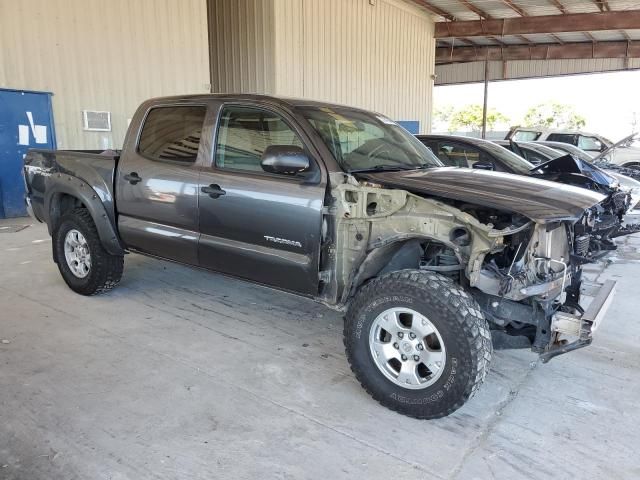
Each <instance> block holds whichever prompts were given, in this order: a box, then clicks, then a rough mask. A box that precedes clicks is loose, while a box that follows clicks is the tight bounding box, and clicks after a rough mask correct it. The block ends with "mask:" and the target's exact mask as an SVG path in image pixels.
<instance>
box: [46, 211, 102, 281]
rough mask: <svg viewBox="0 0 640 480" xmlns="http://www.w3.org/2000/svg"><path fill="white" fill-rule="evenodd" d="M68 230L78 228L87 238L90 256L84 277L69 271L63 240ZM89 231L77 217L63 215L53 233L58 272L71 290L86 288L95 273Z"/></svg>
mask: <svg viewBox="0 0 640 480" xmlns="http://www.w3.org/2000/svg"><path fill="white" fill-rule="evenodd" d="M70 230H78V231H79V232H80V233H82V235H83V236H84V238H85V239H86V240H87V244H88V246H89V255H90V256H91V268H90V269H89V273H88V274H87V276H86V277H84V278H79V277H76V275H75V274H74V273H73V272H72V271H71V268H70V267H69V265H68V264H67V259H66V257H65V254H64V241H65V238H66V236H67V233H69V231H70ZM90 235H91V232H88V231H87V230H86V229H85V228H84V225H82V224H81V223H80V222H79V221H78V220H77V219H75V218H73V217H68V216H67V217H65V218H63V219H62V221H61V222H60V225H59V226H58V228H57V230H56V235H55V239H54V242H55V248H56V257H57V259H58V268H59V269H60V273H61V274H62V278H64V281H65V282H67V285H69V287H70V288H71V289H73V290H76V291H77V290H84V289H85V288H87V287H88V286H89V285H90V284H91V281H92V277H93V276H94V275H95V267H94V263H95V256H94V249H93V248H92V245H91V241H90V239H89V237H90Z"/></svg>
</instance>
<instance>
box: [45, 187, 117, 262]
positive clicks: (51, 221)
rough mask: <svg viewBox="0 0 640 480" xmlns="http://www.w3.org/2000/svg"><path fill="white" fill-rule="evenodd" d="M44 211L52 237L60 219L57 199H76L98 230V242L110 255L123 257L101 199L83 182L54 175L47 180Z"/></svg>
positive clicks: (113, 227)
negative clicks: (84, 208) (85, 209)
mask: <svg viewBox="0 0 640 480" xmlns="http://www.w3.org/2000/svg"><path fill="white" fill-rule="evenodd" d="M47 183H48V185H47V195H46V197H45V199H44V211H45V212H47V214H48V222H47V226H48V228H49V233H50V234H51V235H53V233H54V230H55V228H56V227H57V223H58V220H59V218H60V206H59V199H60V196H61V195H70V196H72V197H75V198H77V199H78V200H79V201H80V202H82V204H83V205H84V206H85V207H86V208H87V210H88V211H89V213H90V214H91V218H93V222H94V223H95V225H96V229H97V230H98V235H99V236H100V242H101V243H102V246H103V247H104V248H105V250H106V251H107V252H109V253H110V254H111V255H124V254H125V249H124V246H123V244H122V241H121V240H120V238H119V236H118V232H117V230H116V228H115V225H114V224H113V223H112V220H111V219H110V217H109V215H108V213H107V210H106V208H105V207H104V205H103V203H102V199H101V198H100V196H99V195H98V193H97V192H96V191H95V190H94V189H93V188H92V187H91V186H90V185H89V184H88V183H86V182H85V181H83V180H81V179H79V178H78V177H74V176H71V175H55V176H52V177H49V178H48V181H47Z"/></svg>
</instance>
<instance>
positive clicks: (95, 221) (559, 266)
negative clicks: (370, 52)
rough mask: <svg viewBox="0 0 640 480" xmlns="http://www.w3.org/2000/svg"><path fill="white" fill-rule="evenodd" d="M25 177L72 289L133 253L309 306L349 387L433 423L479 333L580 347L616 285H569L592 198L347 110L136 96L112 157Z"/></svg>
mask: <svg viewBox="0 0 640 480" xmlns="http://www.w3.org/2000/svg"><path fill="white" fill-rule="evenodd" d="M24 173H25V180H26V185H27V204H28V207H29V209H30V212H31V213H32V215H33V216H34V217H35V218H36V219H38V220H40V221H42V222H46V224H47V226H48V228H49V232H50V234H51V236H52V243H53V260H54V262H56V263H57V265H58V268H59V270H60V273H61V275H62V277H63V279H64V281H65V282H66V283H67V285H68V286H69V287H70V288H71V289H73V290H74V291H76V292H78V293H80V294H83V295H93V294H96V293H101V292H104V291H107V290H110V289H111V288H113V287H114V286H116V285H117V283H118V281H119V280H120V278H121V276H122V273H123V263H124V255H125V254H126V253H142V254H146V255H152V256H154V257H159V258H164V259H168V260H172V261H177V262H180V263H183V264H187V265H193V266H197V267H203V268H206V269H209V270H212V271H215V272H221V273H224V274H226V275H231V276H235V277H238V278H241V279H244V280H248V281H252V282H256V283H259V284H262V285H266V286H269V287H271V288H275V289H280V290H284V291H288V292H291V293H294V294H298V295H301V296H304V297H307V298H311V299H314V300H316V301H318V302H321V303H323V304H324V305H326V306H328V307H330V308H333V309H336V310H338V311H343V312H344V313H345V319H344V344H345V347H346V354H347V359H348V361H349V364H350V365H351V368H352V370H353V372H354V374H355V376H356V378H357V379H358V380H359V382H360V383H361V384H362V386H363V387H364V389H365V390H366V391H367V392H368V393H369V394H370V395H371V396H372V397H373V398H375V399H376V400H377V401H379V402H380V403H381V404H383V405H384V406H386V407H388V408H390V409H392V410H395V411H397V412H400V413H402V414H405V415H409V416H412V417H416V418H424V419H428V418H438V417H442V416H445V415H448V414H450V413H452V412H454V411H455V410H457V409H458V408H460V407H461V406H462V405H463V404H464V403H465V402H466V401H467V400H468V399H469V398H470V397H471V396H472V395H473V394H474V393H475V392H476V391H477V390H478V387H479V386H480V384H481V383H482V382H483V381H484V379H485V377H486V374H487V371H488V368H489V363H490V361H491V356H492V340H491V333H490V329H494V330H499V331H500V332H503V333H506V334H509V335H514V336H518V337H520V338H523V339H525V341H526V342H527V343H528V345H530V347H531V349H532V350H533V351H534V352H537V353H538V354H540V357H541V358H542V360H543V361H545V362H546V361H548V360H549V359H551V358H553V357H555V356H556V355H559V354H561V353H565V352H568V351H571V350H575V349H578V348H581V347H584V346H586V345H589V344H590V343H591V342H592V339H593V335H594V332H595V330H596V328H597V327H598V326H599V325H600V323H601V321H602V320H603V318H604V316H605V313H606V310H607V307H608V305H609V303H610V302H611V300H612V298H613V292H614V287H615V282H613V281H606V282H604V283H602V284H595V283H592V284H588V283H587V282H586V281H584V280H583V279H582V266H583V265H584V264H585V263H587V262H592V261H594V259H595V258H596V257H597V256H598V254H599V252H598V251H594V246H596V245H597V242H596V241H594V240H597V237H598V235H599V233H598V231H597V230H596V229H597V225H598V221H599V216H600V214H601V211H602V209H603V208H604V207H603V204H604V202H606V201H607V200H608V197H607V196H606V195H603V194H601V193H599V192H597V191H591V190H587V189H584V188H578V187H574V186H570V185H562V184H560V183H557V182H550V181H546V180H543V179H539V178H535V176H523V175H512V174H510V173H503V172H494V171H486V170H482V169H468V168H448V167H444V166H443V164H442V162H441V161H440V160H438V158H436V157H435V156H434V155H433V154H432V153H431V152H430V150H429V149H427V148H426V147H425V146H424V145H423V144H422V143H420V142H419V141H418V140H417V139H416V138H415V137H413V136H412V135H411V134H409V133H408V132H407V131H406V130H404V129H403V128H402V127H400V126H399V125H398V124H397V123H395V122H393V121H392V120H389V119H388V118H386V117H384V116H383V115H379V114H376V113H371V112H367V111H365V110H360V109H354V108H348V107H344V106H338V105H331V104H326V103H319V102H312V101H307V100H291V99H280V98H276V97H268V96H257V95H223V94H220V95H195V96H181V97H169V98H159V99H153V100H149V101H147V102H144V103H143V104H142V105H141V106H140V107H139V109H138V110H137V112H136V114H135V115H134V117H133V119H132V121H131V124H130V126H129V131H128V133H127V136H126V139H125V143H124V147H123V149H122V151H117V152H105V153H104V154H99V153H95V152H89V151H84V152H80V151H60V150H58V151H50V150H30V151H29V153H27V155H26V157H25V159H24ZM583 295H588V296H590V297H592V300H591V302H589V304H588V306H587V307H586V308H585V305H584V303H582V302H581V299H582V296H583ZM114 301H117V299H114ZM301 305H304V304H303V303H301ZM310 381H311V380H310Z"/></svg>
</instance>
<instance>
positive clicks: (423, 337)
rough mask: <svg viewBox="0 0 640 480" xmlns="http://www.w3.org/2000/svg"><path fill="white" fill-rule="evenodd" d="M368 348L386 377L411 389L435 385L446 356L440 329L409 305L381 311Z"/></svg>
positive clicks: (370, 334)
mask: <svg viewBox="0 0 640 480" xmlns="http://www.w3.org/2000/svg"><path fill="white" fill-rule="evenodd" d="M369 349H370V350H371V356H372V358H373V361H374V363H375V364H376V366H377V367H378V369H379V370H380V371H381V372H382V373H383V374H384V376H385V377H387V378H388V379H389V380H391V381H392V382H393V383H395V384H396V385H399V386H401V387H403V388H408V389H412V390H418V389H421V388H426V387H428V386H430V385H433V384H434V383H435V382H436V381H437V380H438V378H440V376H441V375H442V372H443V371H444V367H445V364H446V359H447V354H446V351H445V347H444V342H443V341H442V337H441V336H440V332H438V329H437V328H436V327H435V325H433V323H431V322H430V321H429V319H428V318H427V317H425V316H424V315H422V314H420V313H418V312H416V311H415V310H412V309H410V308H401V307H398V308H390V309H389V310H385V311H384V312H382V313H381V314H380V315H378V316H377V317H376V319H375V320H374V321H373V323H372V325H371V330H370V333H369Z"/></svg>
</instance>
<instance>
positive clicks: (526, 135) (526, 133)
mask: <svg viewBox="0 0 640 480" xmlns="http://www.w3.org/2000/svg"><path fill="white" fill-rule="evenodd" d="M538 138H540V132H533V131H531V130H518V131H516V133H515V134H514V135H513V140H516V141H519V142H532V141H533V140H537V139H538Z"/></svg>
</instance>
